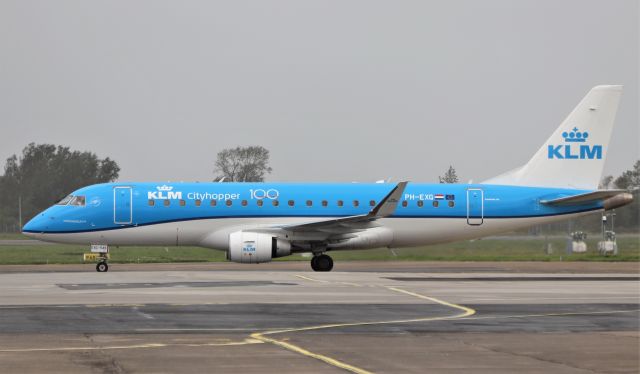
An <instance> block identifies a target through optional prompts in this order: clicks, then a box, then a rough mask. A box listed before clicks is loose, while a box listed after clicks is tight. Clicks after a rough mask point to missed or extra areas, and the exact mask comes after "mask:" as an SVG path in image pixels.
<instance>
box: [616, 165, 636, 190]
mask: <svg viewBox="0 0 640 374" xmlns="http://www.w3.org/2000/svg"><path fill="white" fill-rule="evenodd" d="M614 183H615V185H616V187H618V188H621V189H628V190H632V189H634V188H639V187H640V160H637V161H636V163H635V164H633V169H631V170H627V171H625V172H624V173H622V175H621V176H619V177H618V178H616V180H615V182H614Z"/></svg>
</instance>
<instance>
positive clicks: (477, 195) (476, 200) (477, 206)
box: [467, 188, 484, 226]
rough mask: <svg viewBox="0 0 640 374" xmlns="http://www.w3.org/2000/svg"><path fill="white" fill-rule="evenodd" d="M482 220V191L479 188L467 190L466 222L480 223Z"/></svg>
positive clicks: (475, 224)
mask: <svg viewBox="0 0 640 374" xmlns="http://www.w3.org/2000/svg"><path fill="white" fill-rule="evenodd" d="M483 221H484V192H483V191H482V190H481V189H480V188H470V189H468V190H467V224H469V225H474V226H478V225H482V222H483Z"/></svg>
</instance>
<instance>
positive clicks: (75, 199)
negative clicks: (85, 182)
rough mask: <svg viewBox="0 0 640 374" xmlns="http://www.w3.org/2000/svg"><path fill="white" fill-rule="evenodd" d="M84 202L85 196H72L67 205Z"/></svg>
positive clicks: (77, 204) (80, 204) (82, 204)
mask: <svg viewBox="0 0 640 374" xmlns="http://www.w3.org/2000/svg"><path fill="white" fill-rule="evenodd" d="M84 203H85V197H84V196H74V197H73V198H72V199H71V201H70V202H69V205H74V206H84Z"/></svg>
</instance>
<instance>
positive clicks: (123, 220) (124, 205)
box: [113, 186, 133, 225]
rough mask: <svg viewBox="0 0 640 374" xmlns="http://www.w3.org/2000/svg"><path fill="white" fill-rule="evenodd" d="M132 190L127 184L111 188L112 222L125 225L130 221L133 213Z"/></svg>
mask: <svg viewBox="0 0 640 374" xmlns="http://www.w3.org/2000/svg"><path fill="white" fill-rule="evenodd" d="M132 198H133V191H132V190H131V187H129V186H123V187H114V188H113V223H115V224H120V225H125V224H129V223H131V218H132V215H133V206H132V204H131V203H132Z"/></svg>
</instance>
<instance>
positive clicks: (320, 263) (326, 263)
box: [311, 254, 333, 271]
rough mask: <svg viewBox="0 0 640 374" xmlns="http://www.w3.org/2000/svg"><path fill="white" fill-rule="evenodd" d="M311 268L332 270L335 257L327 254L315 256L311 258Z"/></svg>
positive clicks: (314, 269)
mask: <svg viewBox="0 0 640 374" xmlns="http://www.w3.org/2000/svg"><path fill="white" fill-rule="evenodd" d="M311 269H313V271H331V269H333V259H332V258H331V257H329V256H328V255H325V254H321V255H317V256H313V257H312V258H311Z"/></svg>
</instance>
